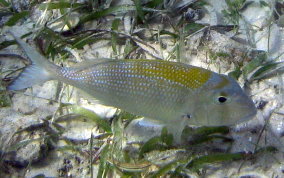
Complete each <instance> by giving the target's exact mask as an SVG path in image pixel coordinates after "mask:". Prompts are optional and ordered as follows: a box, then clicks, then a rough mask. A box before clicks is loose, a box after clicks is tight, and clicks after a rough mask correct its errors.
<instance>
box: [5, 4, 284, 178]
mask: <svg viewBox="0 0 284 178" xmlns="http://www.w3.org/2000/svg"><path fill="white" fill-rule="evenodd" d="M23 2H24V1H23ZM207 2H208V3H209V5H207V6H205V9H206V11H205V12H206V13H205V16H204V17H203V18H201V19H199V20H198V21H197V22H198V23H201V24H210V25H212V26H214V25H225V24H227V23H226V21H225V19H224V16H223V15H222V10H223V9H224V8H226V3H225V1H219V0H208V1H207ZM252 2H253V3H251V4H250V5H248V7H246V8H245V9H244V10H243V11H242V12H241V15H242V19H241V20H240V22H239V24H240V30H239V32H240V33H239V34H238V35H234V38H233V39H232V38H231V37H232V35H233V34H232V33H229V32H226V33H223V34H221V33H219V32H218V31H215V30H214V29H212V30H210V33H209V34H208V36H209V37H210V38H208V40H207V41H206V48H207V49H209V50H211V51H213V52H223V53H229V54H232V56H233V57H232V58H231V59H230V60H244V59H242V55H243V54H244V53H247V52H249V51H252V50H254V51H257V50H259V51H265V52H267V53H268V60H277V61H278V62H284V57H283V56H282V53H283V52H284V39H283V36H284V31H283V28H282V26H283V24H282V23H283V22H281V19H280V18H279V19H278V20H274V21H273V20H271V19H273V14H274V11H275V3H276V2H277V1H272V0H271V1H269V0H266V1H265V2H266V3H267V4H269V6H261V5H260V4H261V1H258V0H255V1H252ZM281 2H282V1H279V3H281ZM120 3H121V4H131V3H132V1H129V2H128V1H127V0H125V1H120ZM282 4H283V3H282ZM283 12H284V9H283ZM42 13H43V12H40V11H39V12H36V13H34V14H32V15H31V17H30V18H27V19H26V20H25V21H21V22H19V23H17V24H16V25H15V26H14V27H13V31H15V32H16V33H17V34H18V35H21V34H25V33H27V32H29V31H34V25H35V24H36V23H38V21H37V20H38V17H40V16H41V15H42ZM281 17H282V16H281ZM126 19H127V18H126ZM111 20H112V19H111V17H110V18H106V21H105V23H106V24H107V23H108V22H110V21H111ZM270 23H271V25H267V24H270ZM92 25H93V26H95V25H94V24H90V26H92ZM106 26H107V25H106ZM128 28H129V27H128V24H127V20H126V22H125V23H124V25H123V29H124V30H125V31H127V29H128ZM151 28H163V25H162V24H154V25H152V24H151ZM9 29H11V28H10V27H7V26H4V27H2V28H1V29H0V34H1V35H0V42H2V41H4V40H11V39H12V37H11V36H10V35H9V34H8V33H7V30H9ZM202 37H203V36H202V32H201V33H196V34H194V35H191V36H189V37H186V38H185V43H184V50H183V53H182V55H183V56H182V57H183V59H184V60H183V61H182V62H184V63H188V64H192V65H195V66H200V67H204V68H208V69H210V70H212V71H215V72H220V73H225V74H227V73H229V72H231V71H232V70H233V69H234V65H233V64H232V62H231V61H230V60H228V59H227V58H226V59H227V60H220V59H216V60H215V61H214V62H208V61H210V57H208V51H206V50H204V48H203V49H201V48H199V46H200V45H201V44H199V41H200V39H201V38H202ZM236 39H238V40H236ZM240 39H242V40H243V41H246V43H245V44H244V43H243V42H241V41H242V40H240ZM161 41H162V43H164V44H165V45H166V48H160V45H159V44H158V43H153V44H150V45H151V46H152V47H154V48H156V49H158V51H159V53H158V54H149V53H148V54H146V56H147V57H148V58H153V56H159V57H161V58H164V59H166V58H167V56H169V55H170V51H171V50H172V49H173V48H174V45H175V44H174V43H173V41H172V40H171V39H169V38H163V37H161ZM140 47H141V46H140ZM123 48H124V46H121V48H120V49H119V50H121V51H122V50H123ZM69 50H70V51H71V52H72V54H73V58H74V57H75V58H76V60H77V61H80V60H86V59H87V60H88V59H92V58H110V57H112V56H113V51H112V48H111V46H110V43H109V41H107V40H100V41H97V42H94V43H93V44H89V45H86V46H84V48H83V49H81V50H77V49H69ZM0 53H1V54H6V53H13V54H20V55H23V56H24V54H23V52H22V51H21V49H20V48H19V47H18V46H17V45H13V46H10V47H8V48H5V49H3V50H1V51H0ZM2 59H3V60H2ZM23 66H24V64H23V63H22V62H21V60H19V59H17V58H15V57H13V58H12V57H10V58H7V57H5V58H4V57H1V61H0V69H1V71H2V72H3V71H7V70H9V69H15V68H19V67H23ZM282 67H283V66H282ZM1 77H4V76H1ZM239 83H240V85H241V86H243V84H244V81H243V79H240V80H239ZM58 86H59V84H58V82H57V81H49V82H46V83H44V84H42V85H36V86H34V87H32V88H29V89H26V90H23V91H18V92H16V93H13V94H11V93H10V96H12V97H11V106H9V107H1V108H0V149H1V153H2V155H5V156H4V157H2V159H0V161H1V162H2V163H1V168H0V175H3V177H12V176H14V177H18V176H25V177H34V176H36V175H44V176H46V177H59V176H63V177H68V176H70V177H71V176H72V177H89V176H90V169H89V167H88V166H89V162H88V161H89V160H88V156H86V155H82V154H79V153H78V152H75V151H65V152H60V151H56V150H51V151H50V150H49V149H48V148H45V146H44V145H45V144H44V143H42V140H41V139H38V138H41V137H42V136H45V135H46V134H47V132H48V131H47V129H46V127H45V126H44V124H43V123H45V121H44V120H46V118H47V117H53V116H54V115H55V113H57V109H58V107H59V103H58V102H57V101H58V100H56V99H58V97H62V98H61V102H62V103H75V104H77V105H80V106H82V107H85V108H88V109H91V110H93V111H94V112H96V113H97V114H99V115H100V116H102V117H104V118H111V117H112V116H113V115H114V113H115V112H116V109H115V108H111V107H106V106H103V105H100V104H98V103H97V104H96V103H94V102H96V101H94V100H91V101H90V102H89V101H88V100H86V97H85V96H84V95H82V94H81V93H80V92H79V91H77V90H76V89H73V88H72V87H70V86H66V85H63V90H61V92H60V93H59V94H58ZM249 88H250V90H249V92H250V95H251V97H252V99H253V101H254V102H255V103H256V105H257V107H258V112H257V115H256V116H255V117H254V118H253V119H252V120H251V121H249V122H246V123H242V124H239V125H237V126H234V127H232V128H231V132H230V133H229V136H230V137H232V138H233V139H234V142H233V144H232V146H231V149H230V152H232V153H235V152H243V151H244V152H247V153H253V151H254V149H255V146H256V143H257V144H258V146H259V147H267V146H273V147H275V148H277V150H278V151H277V152H269V153H267V154H262V155H260V156H259V157H257V158H255V159H254V160H245V161H244V160H242V161H235V162H232V163H228V164H224V165H222V166H216V167H215V166H212V167H209V168H208V169H207V172H206V174H205V177H242V176H244V177H279V178H280V177H284V165H283V163H284V162H283V161H284V154H283V153H284V139H283V136H284V122H283V120H284V117H283V115H284V107H283V102H284V93H283V92H284V88H283V75H282V74H278V75H275V76H273V77H270V78H268V79H265V80H261V81H255V82H253V83H252V84H251V85H250V87H249ZM70 93H72V94H70ZM69 95H71V97H69ZM135 122H136V123H137V122H138V121H135ZM34 125H37V126H39V128H40V129H34V130H33V129H31V130H32V132H31V133H30V132H22V133H20V134H17V133H16V132H17V131H19V130H20V129H23V128H27V127H31V126H34ZM133 125H135V124H133ZM133 125H130V127H129V128H128V129H127V131H126V135H127V136H128V137H129V138H128V139H129V140H130V141H135V140H136V141H137V140H139V141H141V140H145V139H147V138H148V137H149V133H152V134H158V133H159V131H160V130H159V128H158V129H157V130H153V128H154V129H156V128H157V127H151V126H150V128H148V129H147V128H142V131H141V130H139V131H138V132H139V133H135V132H134V131H135V130H137V129H136V128H135V126H133ZM140 125H143V126H145V127H147V126H149V125H151V124H148V123H143V121H141V123H140ZM264 125H265V127H264ZM60 126H62V127H64V128H65V130H64V133H63V134H62V135H61V136H62V137H64V138H68V139H70V140H73V141H75V142H76V141H77V142H85V143H88V140H89V139H90V136H91V134H94V135H98V134H99V131H98V129H97V128H96V126H95V125H93V124H90V123H88V122H86V121H81V120H69V121H66V120H63V121H62V122H61V123H60ZM131 127H134V128H131ZM263 128H264V129H263ZM143 129H145V130H147V132H146V131H145V132H144V133H145V134H146V135H144V137H143ZM151 129H152V130H151ZM133 130H134V131H133ZM149 130H150V131H149ZM127 132H128V133H127ZM141 133H142V136H141ZM135 134H138V135H139V134H140V136H138V137H136V136H135ZM147 134H148V135H147ZM29 139H38V141H33V142H31V143H29V144H27V145H25V146H23V147H20V148H18V149H16V151H15V152H11V153H8V150H9V149H11V146H12V145H15V144H16V143H19V142H23V141H24V140H29ZM208 144H210V143H208ZM64 145H66V143H65V142H64V141H59V142H58V143H57V146H64ZM215 146H216V145H215ZM220 147H221V148H222V147H223V146H222V145H221V146H220ZM46 150H47V151H46ZM45 151H46V152H45ZM6 152H7V154H6ZM47 152H48V153H47ZM85 154H87V150H85ZM27 162H34V164H31V165H28V166H27ZM97 167H98V166H97V165H94V166H93V173H94V175H96V172H97ZM113 176H115V175H113ZM117 176H118V175H117ZM191 176H192V177H198V175H197V174H195V173H192V175H191ZM1 177H2V176H1Z"/></svg>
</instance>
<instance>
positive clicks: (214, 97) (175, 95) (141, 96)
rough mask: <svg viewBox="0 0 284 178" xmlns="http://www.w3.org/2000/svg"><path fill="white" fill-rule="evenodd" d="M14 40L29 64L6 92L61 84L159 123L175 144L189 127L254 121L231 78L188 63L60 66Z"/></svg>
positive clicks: (247, 102) (251, 110) (113, 62)
mask: <svg viewBox="0 0 284 178" xmlns="http://www.w3.org/2000/svg"><path fill="white" fill-rule="evenodd" d="M13 36H14V38H15V39H16V41H17V43H18V44H19V45H20V46H21V47H22V48H23V50H24V51H25V53H26V54H27V56H28V58H29V59H30V60H31V65H29V66H27V67H26V68H25V69H24V70H23V71H22V72H21V73H20V74H19V76H18V77H17V78H16V79H15V80H14V81H13V82H12V83H11V84H10V85H9V86H8V87H7V90H21V89H25V88H28V87H31V86H33V85H35V84H41V83H44V82H46V81H49V80H58V81H61V82H64V83H66V84H68V85H72V86H74V87H76V88H78V89H80V90H82V91H83V92H85V93H87V94H88V95H89V96H91V97H94V98H95V99H97V100H99V101H100V102H101V103H102V104H104V105H108V106H113V107H116V108H119V109H123V110H125V111H128V112H130V113H133V114H136V115H140V116H144V117H146V118H150V119H152V120H155V121H158V122H160V123H161V124H163V125H165V126H166V128H167V129H168V131H169V132H170V133H172V134H173V135H174V138H175V139H176V140H180V137H181V134H182V131H183V129H184V128H185V126H186V125H193V126H232V125H236V124H239V123H242V122H245V121H248V120H250V119H252V118H253V117H254V116H255V115H256V112H257V110H256V107H255V105H254V102H253V101H252V99H251V98H250V97H249V96H248V95H247V94H246V93H245V92H244V90H243V89H242V88H241V87H240V85H239V84H238V83H237V81H236V80H234V79H233V78H231V77H229V76H227V75H223V74H218V73H215V72H213V71H210V70H207V69H204V68H201V67H196V66H192V65H188V64H184V63H179V62H170V61H164V60H149V59H143V60H142V59H139V60H137V59H121V60H115V59H112V60H111V59H106V60H99V62H85V63H84V62H82V63H81V64H80V65H79V66H74V67H60V66H57V65H55V64H54V63H52V62H50V61H49V60H48V59H46V58H45V57H44V56H43V55H41V54H40V53H39V52H37V51H36V50H35V49H34V48H32V47H31V46H29V45H27V44H26V43H25V42H23V41H22V40H21V39H19V38H18V37H17V36H16V35H15V34H13ZM145 134H147V133H145Z"/></svg>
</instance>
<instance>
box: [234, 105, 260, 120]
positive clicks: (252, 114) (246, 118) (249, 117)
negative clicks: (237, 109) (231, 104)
mask: <svg viewBox="0 0 284 178" xmlns="http://www.w3.org/2000/svg"><path fill="white" fill-rule="evenodd" d="M256 113H257V110H256V108H254V109H253V111H252V112H251V113H249V114H247V115H246V116H244V117H242V118H241V119H240V120H239V121H238V122H239V123H242V122H246V121H248V120H250V119H252V118H253V117H254V116H255V115H256Z"/></svg>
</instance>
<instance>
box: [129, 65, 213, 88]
mask: <svg viewBox="0 0 284 178" xmlns="http://www.w3.org/2000/svg"><path fill="white" fill-rule="evenodd" d="M148 62H149V61H148ZM137 64H138V65H137V66H135V68H133V70H137V71H139V72H138V73H139V74H143V75H145V76H148V77H155V78H160V79H164V80H167V81H171V82H175V83H177V84H181V85H183V86H185V87H187V88H189V89H197V88H200V87H201V86H203V85H204V84H205V83H206V82H207V81H208V79H209V78H210V77H211V74H212V72H211V71H209V70H206V69H202V68H199V67H193V66H192V67H184V66H183V65H173V63H165V62H157V63H156V64H155V65H151V66H149V67H146V68H145V67H142V68H141V66H139V63H137ZM141 65H143V62H141Z"/></svg>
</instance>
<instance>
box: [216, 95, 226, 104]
mask: <svg viewBox="0 0 284 178" xmlns="http://www.w3.org/2000/svg"><path fill="white" fill-rule="evenodd" d="M227 100H228V99H227V97H225V96H219V97H218V102H219V103H221V104H224V103H226V101H227Z"/></svg>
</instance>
